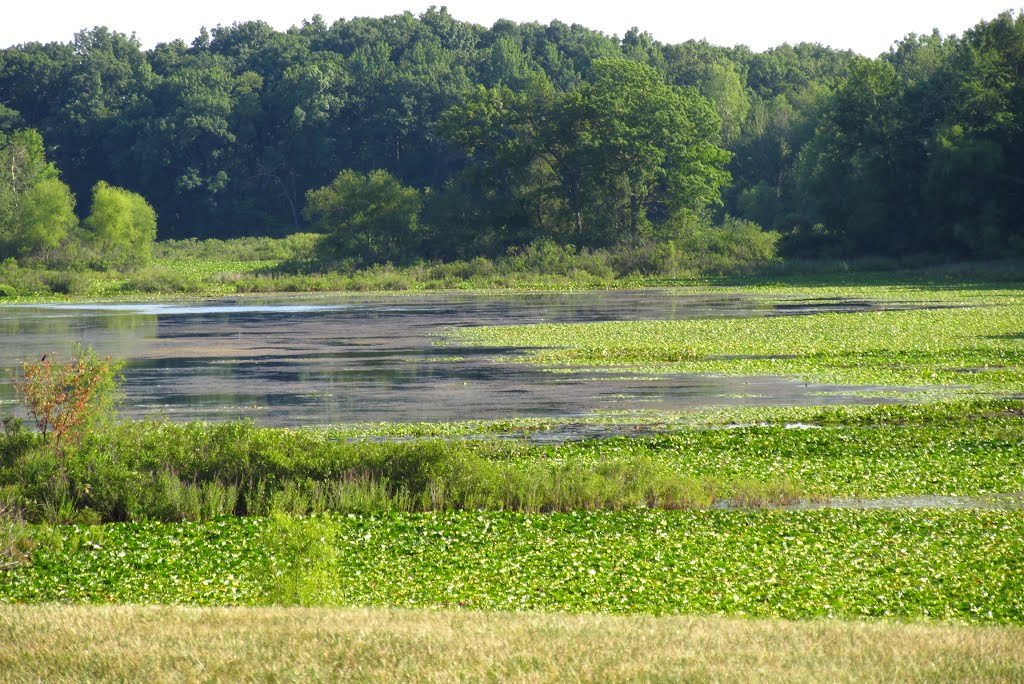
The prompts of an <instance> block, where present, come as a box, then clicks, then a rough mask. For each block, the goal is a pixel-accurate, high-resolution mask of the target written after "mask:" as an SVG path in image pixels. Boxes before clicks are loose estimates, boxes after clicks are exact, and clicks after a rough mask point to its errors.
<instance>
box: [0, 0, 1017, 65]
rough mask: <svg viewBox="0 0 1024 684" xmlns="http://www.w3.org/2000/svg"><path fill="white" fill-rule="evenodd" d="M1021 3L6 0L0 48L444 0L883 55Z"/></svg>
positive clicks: (181, 32)
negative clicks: (916, 37)
mask: <svg viewBox="0 0 1024 684" xmlns="http://www.w3.org/2000/svg"><path fill="white" fill-rule="evenodd" d="M1013 1H1017V2H1020V1H1021V0H994V1H993V0H959V1H957V2H951V1H949V0H931V1H928V0H861V1H860V2H853V3H850V2H844V3H837V2H827V1H825V0H775V1H774V2H772V1H770V0H719V1H717V2H714V1H712V2H706V1H705V2H686V1H685V0H657V1H653V2H652V1H649V0H633V1H632V2H621V1H620V2H600V1H596V2H595V1H594V0H589V1H586V2H583V1H581V0H512V1H510V2H488V1H486V0H449V2H443V1H440V2H439V1H437V0H435V1H434V2H417V1H414V0H373V1H370V0H348V1H346V2H338V1H337V0H335V2H325V1H324V0H319V1H314V0H288V1H287V2H279V1H278V2H266V1H265V0H263V1H261V0H171V1H169V2H160V1H157V2H149V1H147V0H87V1H83V0H50V2H46V3H44V4H42V5H36V4H35V3H33V2H14V0H4V4H5V5H7V6H6V7H4V8H3V9H2V10H0V48H2V47H8V46H11V45H17V44H21V43H26V42H33V41H37V42H42V43H47V42H51V41H58V42H68V41H70V40H71V39H72V38H73V36H74V34H75V32H77V31H79V30H81V29H83V28H92V27H94V26H107V27H108V28H111V29H113V30H116V31H120V32H122V33H125V34H131V33H135V35H136V37H138V39H139V40H140V41H141V42H142V46H143V47H144V48H151V47H153V46H154V45H156V44H157V43H161V42H169V41H171V40H174V39H176V38H181V39H183V40H184V41H185V42H187V43H190V42H192V39H193V38H195V37H196V35H198V33H199V29H200V28H201V27H203V26H206V27H208V28H213V27H215V26H217V25H224V26H227V25H230V24H232V23H234V22H237V21H249V20H255V19H260V20H263V21H266V22H267V23H269V24H271V25H272V26H274V27H275V28H277V29H279V30H285V29H287V28H288V27H290V26H293V25H297V24H301V23H302V20H303V19H308V18H311V17H312V16H313V15H315V14H320V15H322V16H323V18H324V20H325V21H327V23H328V24H330V23H332V22H334V21H335V20H337V19H341V18H345V19H351V18H352V17H357V16H377V17H379V16H387V15H391V14H399V13H401V12H404V11H411V12H412V13H413V14H417V15H418V14H421V13H422V12H423V11H425V10H426V9H427V8H428V7H429V6H430V5H432V4H434V5H438V6H441V5H446V6H447V7H448V11H449V12H450V13H451V14H452V16H454V17H455V18H456V19H460V20H462V21H471V22H474V23H477V24H482V25H483V26H486V27H490V26H491V25H493V24H494V22H495V21H496V20H497V19H501V18H505V19H512V20H514V21H518V22H525V21H539V22H541V23H543V24H547V23H549V22H550V21H551V20H553V19H558V20H560V21H563V22H565V23H567V24H582V25H583V26H586V27H587V28H591V29H594V30H597V31H602V32H603V33H606V34H608V35H613V34H614V35H617V36H620V37H621V36H622V35H623V34H625V32H626V31H628V30H629V29H630V28H631V27H633V26H636V27H638V28H640V30H642V31H647V32H648V33H651V34H652V35H653V36H654V37H655V38H656V39H657V40H659V41H661V42H662V43H681V42H684V41H687V40H690V39H697V40H700V39H706V40H707V41H708V42H710V43H712V44H715V45H724V46H733V45H737V44H744V45H747V46H748V47H750V48H752V49H754V50H756V51H762V50H766V49H768V48H770V47H773V46H776V45H780V44H781V43H790V44H794V43H800V42H816V43H822V44H824V45H829V46H831V47H834V48H837V49H851V50H854V51H856V52H859V53H861V54H863V55H867V56H869V57H875V56H877V55H879V54H880V53H882V52H886V51H887V50H888V49H889V47H890V46H891V45H892V44H893V43H894V42H895V41H897V40H900V39H901V38H903V37H904V36H906V35H907V34H908V33H918V34H922V33H931V31H932V29H934V28H937V29H939V31H940V32H941V33H942V34H943V35H946V36H948V35H951V34H957V35H959V34H961V33H963V31H964V30H965V29H967V28H970V27H972V26H974V25H975V24H977V23H978V22H979V21H981V20H982V19H992V18H994V17H995V16H996V15H998V14H999V13H1000V12H1002V11H1005V10H1007V9H1018V6H1017V5H1013V4H1009V5H1008V4H1006V3H1007V2H1013Z"/></svg>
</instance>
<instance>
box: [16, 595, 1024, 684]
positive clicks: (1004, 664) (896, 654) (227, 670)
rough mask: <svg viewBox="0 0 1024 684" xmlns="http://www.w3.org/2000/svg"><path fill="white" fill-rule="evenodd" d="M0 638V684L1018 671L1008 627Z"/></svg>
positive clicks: (272, 617) (207, 620)
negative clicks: (27, 682) (21, 683)
mask: <svg viewBox="0 0 1024 684" xmlns="http://www.w3.org/2000/svg"><path fill="white" fill-rule="evenodd" d="M0 642H3V648H0V681H4V682H25V681H47V682H62V681H74V682H81V681H139V682H142V681H147V682H154V681H272V682H284V681H302V682H315V681H341V682H486V681H515V682H766V681H767V682H881V681H899V682H1019V681H1022V680H1024V628H1022V627H1016V626H1006V627H968V626H959V625H951V624H934V623H933V624H898V623H857V622H839V621H812V622H786V621H778V620H745V619H732V618H729V619H727V618H719V617H657V618H655V617H612V616H605V615H560V614H534V613H525V614H523V613H519V614H517V613H486V612H469V611H426V610H425V611H409V610H381V609H345V610H328V609H308V608H215V609H207V608H190V607H147V606H102V607H99V606H32V607H29V606H12V605H8V606H3V607H0Z"/></svg>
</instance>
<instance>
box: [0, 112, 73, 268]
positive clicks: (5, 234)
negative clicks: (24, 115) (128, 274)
mask: <svg viewBox="0 0 1024 684" xmlns="http://www.w3.org/2000/svg"><path fill="white" fill-rule="evenodd" d="M0 166H2V175H0V259H3V258H7V257H15V258H23V257H36V258H44V259H45V258H49V257H51V256H53V252H54V250H55V249H56V248H57V247H59V246H60V245H61V243H62V242H63V241H64V240H65V239H66V238H67V236H68V234H69V232H70V231H71V230H72V229H73V228H74V227H75V226H77V225H78V219H77V218H76V217H75V212H74V209H75V198H74V196H72V194H71V191H70V190H69V189H68V186H67V185H65V184H64V183H62V182H61V181H60V179H59V178H58V176H57V169H56V168H55V167H54V166H53V164H51V163H49V162H47V161H46V156H45V152H44V149H43V138H42V136H41V135H39V133H38V132H37V131H35V130H32V129H27V130H21V131H17V132H15V133H13V134H12V135H11V136H10V138H9V139H7V140H6V142H4V140H3V138H2V136H0Z"/></svg>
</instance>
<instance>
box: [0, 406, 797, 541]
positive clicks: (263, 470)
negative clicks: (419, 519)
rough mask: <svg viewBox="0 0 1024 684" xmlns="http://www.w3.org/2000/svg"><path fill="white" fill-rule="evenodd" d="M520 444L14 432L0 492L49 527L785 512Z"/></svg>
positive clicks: (278, 434) (294, 434)
mask: <svg viewBox="0 0 1024 684" xmlns="http://www.w3.org/2000/svg"><path fill="white" fill-rule="evenodd" d="M545 454H546V452H545V451H544V450H543V449H541V448H536V447H527V446H526V445H524V444H523V443H522V442H497V441H463V440H454V441H441V440H418V441H415V442H403V443H393V442H368V441H352V442H349V441H344V440H334V439H331V438H330V437H329V436H328V433H325V432H322V431H314V430H310V431H292V430H273V429H260V428H256V427H254V426H252V425H250V424H246V423H229V424H221V425H206V424H199V423H193V424H188V425H173V424H167V423H126V424H122V425H120V426H113V427H111V428H110V429H108V430H107V431H105V433H104V434H103V435H93V436H91V437H90V438H88V439H86V440H84V441H83V442H82V443H81V444H77V445H74V446H73V447H70V448H68V449H65V450H64V452H63V453H62V454H61V456H60V458H58V457H57V455H55V454H54V453H53V452H52V451H50V450H49V449H48V448H47V445H45V444H44V443H42V442H41V440H38V439H33V438H32V437H31V436H30V435H28V434H27V433H24V432H19V433H15V432H11V433H9V434H8V435H7V436H6V437H2V438H0V465H2V466H3V467H0V486H4V487H6V490H4V491H6V492H7V496H8V498H9V499H10V500H11V501H12V502H13V504H12V505H16V506H17V507H18V509H19V511H20V514H21V515H23V516H24V517H25V518H27V519H28V520H31V521H46V522H50V523H65V522H101V521H120V520H146V519H156V520H166V521H199V520H209V519H212V518H216V517H218V516H222V515H233V514H234V515H271V514H275V513H286V514H292V515H308V514H317V513H326V512H337V513H367V512H383V511H402V512H414V511H446V510H515V511H526V512H551V511H572V510H595V509H613V510H618V509H625V508H636V507H654V508H665V509H679V508H702V507H708V506H711V505H713V504H714V503H715V502H716V501H721V500H723V499H735V500H737V501H742V502H743V503H744V504H746V505H750V506H758V505H765V504H772V503H787V502H791V501H794V500H796V499H798V498H800V497H801V496H804V492H803V490H802V488H801V486H800V485H799V483H797V482H795V481H793V480H790V479H786V478H774V479H765V480H761V481H755V480H753V479H749V478H744V479H730V478H720V477H715V476H707V475H705V476H699V477H698V476H693V475H687V474H684V473H680V472H679V471H678V470H676V469H674V468H672V467H671V465H670V464H669V463H668V462H666V461H664V460H659V459H656V458H652V457H650V456H646V455H640V456H631V455H610V456H609V457H608V458H604V457H600V458H593V457H591V456H589V455H587V456H582V457H578V458H575V457H570V458H549V457H547V456H546V455H545Z"/></svg>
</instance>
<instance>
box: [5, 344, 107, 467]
mask: <svg viewBox="0 0 1024 684" xmlns="http://www.w3.org/2000/svg"><path fill="white" fill-rule="evenodd" d="M121 366H122V364H121V363H120V362H115V361H112V360H111V359H110V357H109V356H108V357H106V358H105V359H101V358H100V357H99V356H97V354H96V352H95V351H94V350H93V349H92V348H91V347H81V346H79V347H77V348H76V349H75V350H74V353H73V355H72V356H71V358H69V359H68V360H67V361H65V362H63V363H61V362H60V361H59V360H58V359H57V358H56V356H55V355H54V354H43V356H42V358H40V359H39V360H38V361H35V360H25V361H22V362H21V376H20V377H19V378H16V379H15V382H14V388H15V390H16V391H17V393H18V395H19V396H20V397H21V398H22V400H23V401H24V403H25V408H26V410H27V411H28V414H29V416H31V417H32V420H33V421H34V422H35V424H36V428H37V429H38V430H39V432H40V433H41V434H42V437H43V441H44V442H46V441H47V440H48V438H49V439H50V440H52V445H53V449H54V450H55V451H57V452H58V453H59V452H60V450H61V448H62V446H67V445H68V444H70V443H73V442H75V441H77V440H79V439H81V438H82V437H83V436H84V435H85V434H86V432H87V431H88V430H89V429H90V428H92V427H95V426H96V425H98V424H101V423H103V422H104V421H106V420H109V419H110V418H111V417H112V416H113V412H114V406H115V403H116V401H117V381H118V378H119V375H118V373H119V371H120V369H121Z"/></svg>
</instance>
